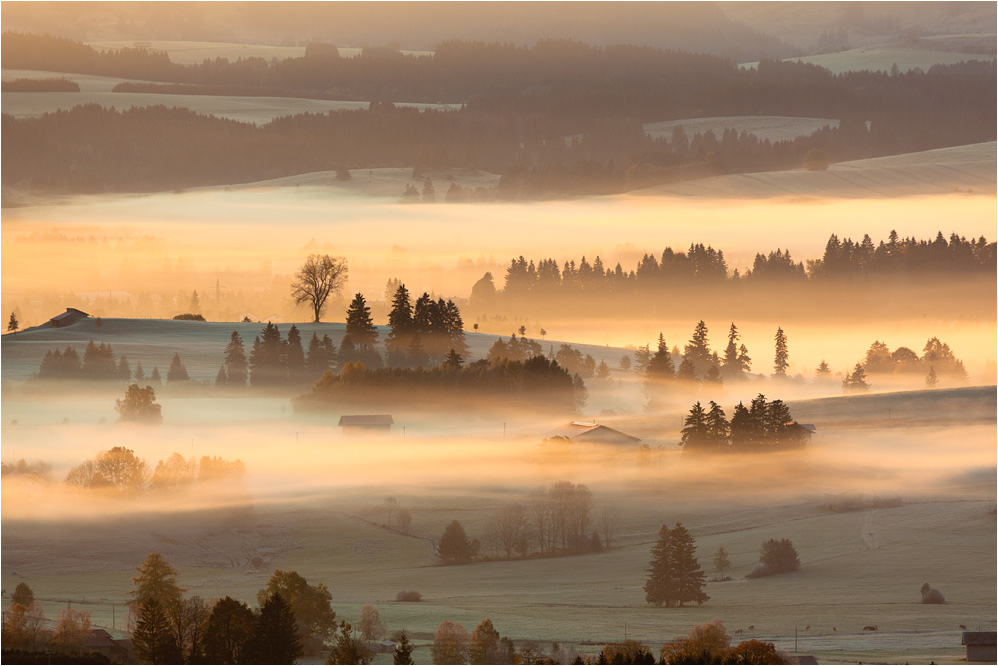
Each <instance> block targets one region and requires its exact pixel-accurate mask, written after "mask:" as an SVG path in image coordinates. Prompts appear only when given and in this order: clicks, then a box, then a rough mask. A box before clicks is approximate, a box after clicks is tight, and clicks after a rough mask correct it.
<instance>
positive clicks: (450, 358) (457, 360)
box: [444, 349, 464, 370]
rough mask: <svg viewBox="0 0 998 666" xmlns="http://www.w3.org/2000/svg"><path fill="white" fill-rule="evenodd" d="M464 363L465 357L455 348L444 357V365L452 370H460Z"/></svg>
mask: <svg viewBox="0 0 998 666" xmlns="http://www.w3.org/2000/svg"><path fill="white" fill-rule="evenodd" d="M463 364H464V358H462V357H461V355H460V354H458V353H457V352H456V351H454V350H453V349H451V350H450V351H449V352H448V353H447V358H445V359H444V366H445V367H447V368H449V369H451V370H460V369H461V366H462V365H463Z"/></svg>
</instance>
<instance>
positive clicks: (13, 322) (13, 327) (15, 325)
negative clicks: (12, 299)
mask: <svg viewBox="0 0 998 666" xmlns="http://www.w3.org/2000/svg"><path fill="white" fill-rule="evenodd" d="M19 328H21V324H20V322H18V321H17V313H16V312H11V313H10V321H8V322H7V332H8V333H17V331H18V329H19Z"/></svg>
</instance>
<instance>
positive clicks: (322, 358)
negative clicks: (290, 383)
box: [305, 331, 332, 381]
mask: <svg viewBox="0 0 998 666" xmlns="http://www.w3.org/2000/svg"><path fill="white" fill-rule="evenodd" d="M326 339H327V340H328V339H329V338H328V336H326ZM330 344H332V342H330ZM329 360H330V359H329V347H327V346H326V344H325V342H324V341H323V340H320V339H319V334H318V333H316V332H315V331H312V338H311V339H310V340H309V341H308V353H307V354H306V356H305V373H306V376H307V378H308V379H309V380H310V381H315V380H316V379H318V378H319V377H322V375H323V373H325V372H326V370H329V367H330V362H329Z"/></svg>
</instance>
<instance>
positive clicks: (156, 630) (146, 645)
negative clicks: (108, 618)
mask: <svg viewBox="0 0 998 666" xmlns="http://www.w3.org/2000/svg"><path fill="white" fill-rule="evenodd" d="M132 642H133V643H134V645H135V654H136V656H138V657H139V658H140V659H142V660H143V661H145V662H148V663H151V664H177V663H180V661H181V660H180V657H181V655H180V654H178V652H179V650H177V646H176V644H175V643H174V642H173V641H172V640H171V638H170V630H169V624H168V621H167V617H166V612H165V611H164V609H163V606H162V605H161V604H160V603H159V601H157V600H156V599H154V598H150V599H147V600H146V601H143V602H142V603H141V604H140V606H139V620H138V622H137V623H136V625H135V631H134V632H132Z"/></svg>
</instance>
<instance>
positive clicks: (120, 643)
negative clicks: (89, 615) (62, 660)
mask: <svg viewBox="0 0 998 666" xmlns="http://www.w3.org/2000/svg"><path fill="white" fill-rule="evenodd" d="M83 647H84V649H85V650H87V651H88V652H97V653H98V654H102V655H104V656H105V657H107V658H108V660H109V661H110V662H111V663H112V664H133V663H135V658H134V657H135V655H134V654H132V652H133V647H132V641H130V640H128V639H114V638H111V634H109V633H108V632H106V631H104V630H103V629H91V630H90V633H89V634H87V636H86V637H85V638H84V639H83Z"/></svg>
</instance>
